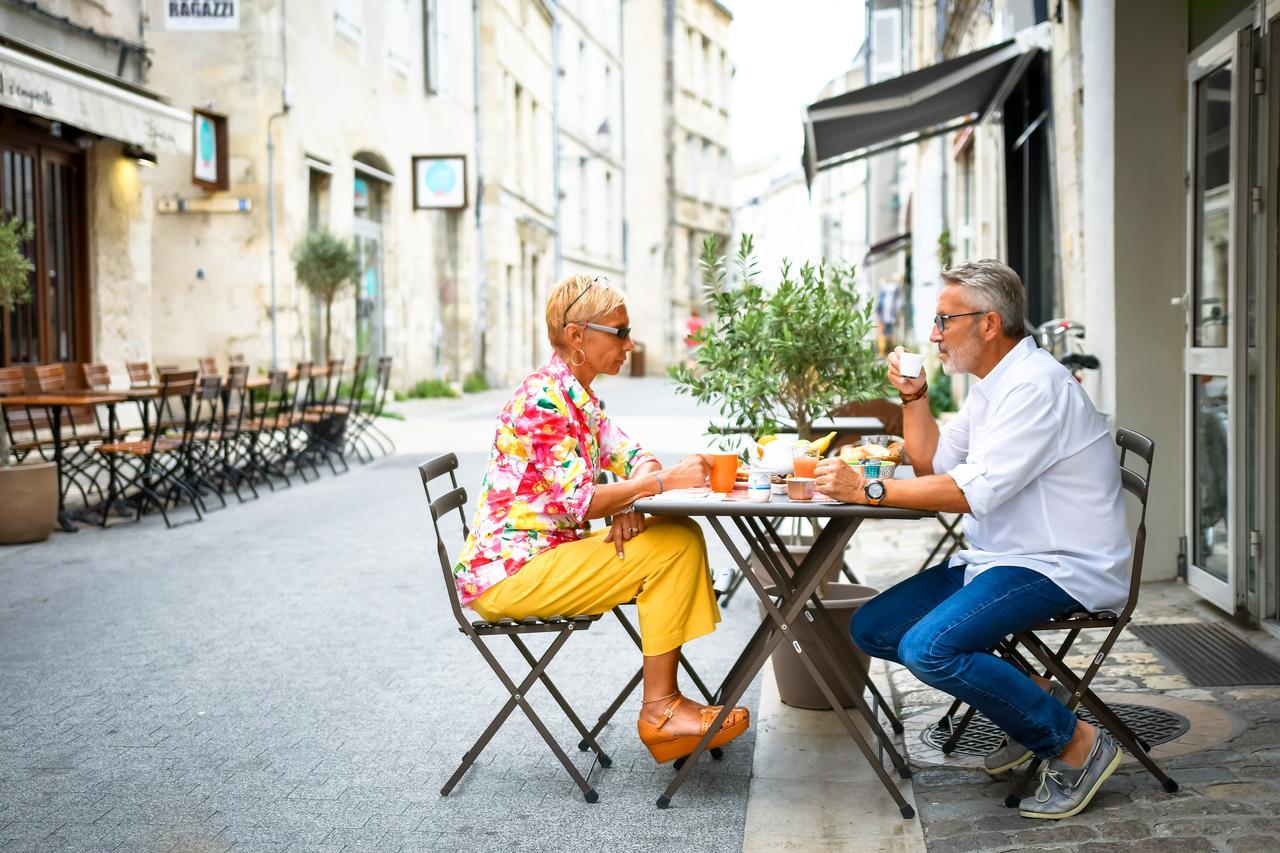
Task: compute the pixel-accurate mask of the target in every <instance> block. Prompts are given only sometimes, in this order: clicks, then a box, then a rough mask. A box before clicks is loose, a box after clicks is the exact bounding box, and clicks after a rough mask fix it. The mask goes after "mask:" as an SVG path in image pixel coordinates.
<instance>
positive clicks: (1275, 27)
mask: <svg viewBox="0 0 1280 853" xmlns="http://www.w3.org/2000/svg"><path fill="white" fill-rule="evenodd" d="M1270 14H1271V17H1270V19H1269V20H1268V22H1267V34H1266V40H1265V48H1264V50H1262V51H1260V64H1261V65H1262V67H1263V69H1264V75H1263V79H1266V80H1269V81H1270V85H1268V86H1266V87H1265V88H1266V90H1267V91H1266V93H1265V95H1264V96H1261V97H1259V98H1258V106H1259V108H1260V109H1259V110H1258V112H1259V114H1260V115H1261V116H1262V117H1263V118H1262V119H1259V120H1258V121H1257V125H1258V136H1257V137H1256V138H1257V139H1258V146H1257V148H1258V158H1257V159H1258V161H1259V162H1258V164H1257V167H1256V168H1257V171H1258V179H1257V184H1258V186H1259V187H1260V188H1261V190H1262V198H1263V200H1264V201H1266V200H1270V203H1267V204H1264V205H1263V207H1264V213H1263V214H1262V215H1255V219H1257V220H1258V223H1257V225H1256V227H1257V228H1258V229H1260V231H1261V233H1260V236H1259V239H1258V264H1257V266H1258V268H1259V271H1260V275H1259V277H1258V280H1257V286H1256V297H1255V298H1253V299H1251V300H1250V305H1251V306H1252V307H1253V308H1254V309H1255V311H1254V317H1253V322H1252V323H1251V326H1252V327H1253V328H1252V329H1251V330H1250V334H1251V343H1250V358H1249V361H1250V363H1251V364H1256V365H1257V367H1256V378H1255V379H1254V380H1253V383H1254V387H1255V388H1256V399H1257V403H1256V406H1255V408H1256V415H1255V417H1254V418H1253V419H1252V420H1251V426H1252V429H1253V435H1252V436H1251V441H1250V450H1249V452H1250V454H1251V457H1252V458H1251V459H1250V465H1249V467H1250V469H1251V470H1252V471H1253V472H1254V477H1255V480H1256V483H1255V486H1254V488H1253V489H1252V490H1251V497H1252V499H1253V506H1252V512H1251V516H1252V518H1251V525H1250V528H1251V531H1252V530H1256V531H1257V533H1256V534H1254V533H1252V532H1251V533H1250V542H1249V559H1250V571H1251V579H1250V593H1249V610H1250V612H1251V613H1252V614H1253V615H1254V617H1255V618H1257V619H1258V620H1259V621H1261V622H1262V623H1263V624H1264V625H1269V626H1270V627H1272V629H1273V630H1275V631H1277V632H1278V633H1280V622H1277V621H1274V620H1277V619H1280V567H1277V562H1280V560H1278V557H1280V548H1278V547H1277V541H1276V539H1277V537H1278V536H1280V423H1278V422H1277V417H1276V406H1277V402H1278V399H1277V398H1280V354H1278V352H1277V349H1278V347H1280V342H1278V341H1277V337H1278V332H1280V323H1278V321H1280V210H1278V208H1277V201H1278V200H1280V85H1277V83H1280V81H1277V79H1276V75H1277V74H1278V73H1280V3H1274V2H1273V3H1271V4H1270Z"/></svg>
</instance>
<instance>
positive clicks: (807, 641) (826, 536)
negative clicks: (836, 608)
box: [635, 490, 933, 818]
mask: <svg viewBox="0 0 1280 853" xmlns="http://www.w3.org/2000/svg"><path fill="white" fill-rule="evenodd" d="M697 492H698V490H679V491H673V492H671V493H668V494H666V495H662V496H658V497H653V498H645V499H643V500H640V501H637V502H636V504H635V506H636V509H638V510H640V511H642V512H646V513H649V514H650V515H672V516H684V517H693V516H705V517H706V519H707V521H708V522H709V523H710V524H711V527H712V528H713V529H714V530H715V532H716V534H717V535H718V536H719V537H720V539H721V540H722V541H723V542H724V544H725V546H726V547H727V548H728V549H729V553H730V554H732V555H733V557H734V559H735V560H736V561H737V562H738V566H739V568H740V569H741V571H742V573H743V575H744V576H745V577H746V579H747V582H748V583H749V584H750V586H751V589H752V590H753V591H754V592H755V594H756V596H757V597H758V598H759V599H760V602H761V604H762V605H763V607H764V609H765V611H766V615H765V618H764V620H763V621H762V622H761V623H760V627H759V628H757V629H756V632H755V634H753V635H752V637H751V639H750V640H748V641H747V644H746V647H745V648H744V649H743V650H742V653H741V654H740V655H739V656H738V659H737V661H735V662H734V664H733V666H732V667H731V668H730V669H729V672H728V674H727V675H726V676H725V678H724V681H723V682H722V683H721V685H720V688H719V690H717V692H716V696H715V702H717V703H719V704H722V705H723V706H724V708H723V709H722V710H721V712H720V715H719V716H718V717H717V718H716V720H715V722H714V723H712V725H711V726H710V728H708V729H707V733H706V734H705V735H703V737H702V740H700V741H699V742H698V745H697V747H696V748H695V749H694V751H693V752H692V753H691V754H690V755H689V756H688V758H687V759H686V760H685V761H684V763H683V765H682V766H681V767H680V768H679V770H678V771H677V773H676V776H675V778H674V779H672V780H671V784H670V785H668V786H667V789H666V791H664V792H663V794H662V795H661V796H660V797H658V808H666V807H667V806H668V805H669V804H670V803H671V798H672V797H673V796H675V793H676V791H678V790H679V789H680V786H681V785H683V784H684V782H685V780H686V779H687V778H688V775H689V773H690V771H691V770H692V768H693V765H694V763H695V762H696V761H697V760H698V758H699V757H700V756H701V755H702V754H703V752H705V751H706V748H707V744H708V743H709V742H710V741H711V738H712V737H713V736H714V735H715V733H716V732H717V731H719V730H720V726H721V725H722V724H723V723H724V720H725V718H726V717H727V716H728V715H729V713H730V711H731V710H732V709H733V707H734V706H735V705H736V704H737V703H738V700H739V699H741V698H742V695H743V694H744V693H745V692H746V690H747V687H748V686H750V684H751V682H752V681H753V680H754V679H755V677H756V675H757V674H758V673H759V672H760V669H761V668H762V667H763V666H764V662H765V661H766V660H767V659H768V658H769V655H770V654H771V653H772V652H773V650H774V648H775V647H776V646H777V645H778V644H779V643H780V642H782V641H783V640H784V639H785V640H786V641H787V642H789V643H791V644H792V646H793V647H794V648H795V651H796V653H797V655H798V657H799V658H800V660H801V661H802V662H803V663H804V666H805V669H807V670H808V672H809V675H810V676H811V677H812V678H813V680H814V682H815V683H816V684H817V686H818V689H819V690H821V691H822V694H823V696H825V697H826V699H827V701H828V702H829V703H830V705H831V708H832V710H833V711H835V714H836V716H837V717H838V718H839V719H840V722H841V723H842V724H843V725H844V727H845V730H846V731H847V732H848V733H849V737H851V738H852V739H853V741H854V743H855V744H856V745H857V746H858V749H859V750H861V752H862V755H863V757H865V758H866V760H867V763H868V764H869V765H870V766H871V768H872V769H873V770H874V771H875V773H876V775H877V776H878V777H879V778H880V781H881V782H882V783H883V784H884V787H885V790H886V791H888V792H889V796H891V797H892V798H893V800H894V802H895V803H897V805H898V808H899V810H900V811H901V813H902V816H903V817H904V818H911V817H914V816H915V810H914V809H912V807H911V806H910V804H908V803H907V801H906V800H905V799H904V798H903V796H902V793H901V792H900V791H899V790H898V787H897V785H896V784H895V783H894V781H893V779H892V777H891V776H890V775H889V773H888V772H887V771H886V770H885V767H884V765H883V763H882V762H881V760H880V757H879V756H878V755H877V754H876V753H875V752H874V751H873V750H872V748H871V746H870V745H869V744H868V742H867V739H866V738H864V737H863V735H862V733H861V732H860V731H859V730H858V728H857V726H856V725H855V724H854V721H853V718H852V717H851V716H850V715H849V713H848V712H847V711H846V710H845V708H844V706H843V702H841V701H840V698H839V697H838V695H837V693H836V691H835V688H833V686H832V685H830V684H828V683H827V681H826V679H825V678H824V676H823V674H822V672H821V671H820V670H819V668H818V667H819V665H820V662H825V663H826V667H827V671H828V672H831V673H834V674H835V676H836V679H837V681H838V682H839V684H838V685H836V687H838V688H839V689H841V690H842V691H843V693H844V694H846V695H847V696H849V697H850V698H851V699H852V700H853V702H854V710H855V711H857V713H858V714H859V716H861V717H862V718H863V720H864V721H865V722H866V723H867V725H868V726H869V728H870V730H871V732H872V734H873V736H874V737H875V738H876V739H877V740H878V741H879V746H880V749H881V750H882V751H883V752H884V753H885V754H887V755H888V756H889V758H890V760H891V761H892V763H893V766H894V767H895V768H896V769H897V770H898V774H899V775H900V776H901V777H902V778H904V779H908V778H910V777H911V769H910V768H909V767H908V766H907V763H906V760H905V759H904V758H903V757H902V755H901V754H900V753H899V752H898V750H897V749H896V748H895V747H894V745H893V743H892V741H890V739H889V737H888V736H887V735H886V734H885V732H884V730H883V729H882V728H881V727H880V724H879V721H878V720H877V719H876V715H875V713H874V712H873V711H872V710H871V709H870V707H868V705H867V703H866V700H865V699H864V698H863V696H862V693H863V688H862V687H861V686H856V687H855V685H854V683H853V681H852V680H851V679H850V677H849V675H848V673H849V672H850V669H849V668H850V667H851V666H859V665H858V664H857V663H856V658H854V656H853V655H852V654H846V655H843V656H840V655H839V654H838V652H837V650H835V649H832V648H831V647H830V645H828V632H827V631H824V630H822V629H820V628H819V627H818V623H817V622H815V619H821V620H829V619H830V615H829V614H828V613H827V612H826V609H825V608H824V607H823V606H822V602H821V600H820V599H818V598H817V596H816V594H815V593H816V592H817V589H818V587H819V585H820V584H821V582H822V579H823V578H824V577H826V576H827V574H828V573H829V572H830V571H831V570H832V569H833V568H834V567H836V566H838V565H839V564H840V562H841V560H842V558H843V555H844V549H845V546H846V545H847V544H848V542H849V540H850V539H851V538H852V537H853V534H854V532H855V531H856V530H857V529H858V526H859V525H861V524H862V522H863V521H864V520H865V519H869V518H870V519H877V518H885V519H888V518H897V519H922V518H932V517H933V513H931V512H921V511H917V510H910V509H899V508H897V507H887V506H862V505H859V504H846V503H840V502H837V501H832V500H830V499H823V498H820V499H818V500H813V501H791V500H789V499H788V498H787V497H786V496H785V495H773V497H772V499H771V500H770V501H768V502H764V501H751V500H747V499H746V495H745V492H743V491H742V490H735V492H732V493H730V494H729V495H725V496H719V495H716V494H715V493H710V494H699V493H697ZM773 518H809V519H821V520H822V527H821V532H820V533H819V534H818V537H817V539H815V540H814V543H813V545H812V547H811V548H810V549H809V553H808V554H807V555H806V556H805V557H804V559H803V560H802V561H801V562H800V564H799V565H798V566H796V565H795V564H794V562H793V560H792V558H791V556H790V555H789V553H788V551H787V549H786V548H785V547H783V543H782V541H781V539H780V537H779V536H778V534H777V532H776V531H775V530H774V528H773V527H772V526H771V525H770V524H769V523H768V520H769V519H773ZM725 519H729V520H731V521H732V523H733V525H734V526H735V527H736V528H737V530H738V532H739V533H741V534H742V535H743V537H745V538H746V541H747V545H748V547H749V548H750V549H751V552H752V553H753V554H755V555H756V557H757V558H758V559H759V560H760V562H761V564H762V565H763V566H764V567H765V569H766V570H767V571H768V573H769V575H770V576H771V577H772V578H773V580H774V584H773V586H772V587H771V588H769V589H766V588H765V585H764V584H763V583H762V582H761V581H760V579H759V578H758V577H757V576H756V574H755V572H753V571H752V570H751V567H750V566H749V565H748V564H747V560H746V558H745V557H744V556H743V555H742V554H740V553H739V551H738V546H737V544H736V543H735V542H734V541H733V540H732V538H730V536H729V532H728V531H727V530H726V529H725V525H724V520H725ZM773 596H777V598H778V601H777V603H776V604H775V603H774V601H773ZM806 605H808V606H806ZM827 624H830V623H827ZM857 675H860V676H861V677H862V678H868V676H867V674H866V672H865V671H861V672H858V673H857ZM896 728H897V726H895V729H896Z"/></svg>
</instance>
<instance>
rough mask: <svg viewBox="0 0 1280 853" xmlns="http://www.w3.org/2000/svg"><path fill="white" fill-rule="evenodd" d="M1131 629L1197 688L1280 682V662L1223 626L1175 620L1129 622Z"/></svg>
mask: <svg viewBox="0 0 1280 853" xmlns="http://www.w3.org/2000/svg"><path fill="white" fill-rule="evenodd" d="M1129 630H1130V631H1132V632H1133V633H1135V634H1137V635H1138V636H1139V637H1140V638H1142V640H1143V642H1145V643H1148V644H1150V645H1152V646H1155V648H1156V651H1158V652H1160V654H1161V655H1163V656H1164V657H1166V658H1168V659H1169V660H1170V661H1172V662H1173V665H1174V666H1176V667H1177V668H1178V669H1179V670H1181V671H1182V674H1183V675H1185V676H1186V677H1187V680H1188V681H1190V682H1191V683H1192V684H1194V685H1195V686H1196V687H1226V686H1230V685H1235V684H1280V661H1278V660H1276V659H1275V658H1273V657H1271V656H1270V655H1266V654H1263V653H1262V652H1261V651H1259V650H1258V649H1255V648H1254V647H1253V646H1251V645H1249V644H1248V643H1246V642H1245V641H1244V640H1241V639H1240V638H1239V637H1237V636H1236V635H1235V634H1232V633H1231V632H1230V631H1228V630H1227V629H1225V628H1223V627H1222V626H1221V625H1209V624H1206V623H1204V622H1173V623H1169V624H1164V625H1130V626H1129Z"/></svg>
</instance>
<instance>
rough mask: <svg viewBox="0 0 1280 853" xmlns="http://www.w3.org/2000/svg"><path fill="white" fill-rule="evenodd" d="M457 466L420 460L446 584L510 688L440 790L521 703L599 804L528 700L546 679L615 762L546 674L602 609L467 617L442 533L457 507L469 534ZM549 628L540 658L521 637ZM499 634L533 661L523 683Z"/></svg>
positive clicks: (448, 459)
mask: <svg viewBox="0 0 1280 853" xmlns="http://www.w3.org/2000/svg"><path fill="white" fill-rule="evenodd" d="M457 468H458V456H457V454H455V453H445V454H443V455H440V456H436V457H435V458H433V459H429V460H427V461H426V462H424V463H422V464H421V465H419V466H418V473H419V475H420V476H421V477H422V488H423V490H424V491H425V492H426V495H427V502H428V503H429V504H430V506H431V527H432V529H433V530H434V531H435V534H436V552H437V554H438V555H439V557H440V569H441V571H442V572H443V574H444V585H445V589H446V590H448V593H449V606H450V608H451V609H452V611H453V616H454V619H456V620H457V622H458V630H459V631H461V632H462V633H463V634H465V635H466V636H467V638H468V639H469V640H471V642H472V644H473V645H474V646H475V647H476V650H477V651H478V652H480V656H481V657H482V658H484V660H485V663H487V664H489V668H490V669H492V670H493V673H494V675H496V676H497V677H498V680H499V681H501V682H502V686H503V687H505V688H506V690H507V693H508V699H507V701H506V702H505V703H503V705H502V708H501V709H500V710H499V711H498V714H497V716H495V717H494V718H493V721H492V722H490V723H489V725H488V727H487V728H485V730H484V732H483V733H482V734H481V735H480V737H479V739H477V740H476V742H475V744H474V745H473V746H472V747H471V749H469V750H468V751H467V753H466V754H465V755H464V756H463V758H462V763H461V764H459V765H458V769H457V770H455V771H454V772H453V775H452V776H450V777H449V781H447V782H445V784H444V787H443V788H441V789H440V794H441V795H442V796H446V797H447V796H448V795H449V792H450V791H452V790H453V787H454V786H455V785H456V784H458V780H460V779H461V778H462V776H463V774H465V773H466V772H467V770H468V769H469V768H470V767H471V765H472V764H473V763H475V760H476V759H477V758H479V757H480V753H481V752H483V751H484V748H485V747H486V746H488V744H489V741H490V740H492V739H493V736H494V735H495V734H497V733H498V729H500V728H502V725H503V723H505V722H506V721H507V718H508V717H510V716H511V712H512V711H514V710H515V709H516V707H517V706H518V707H519V708H520V710H521V711H523V712H524V714H525V716H526V717H528V718H529V722H530V723H532V724H533V727H534V728H535V729H536V730H537V732H538V734H540V735H541V736H542V739H543V740H545V741H546V742H547V746H548V747H549V748H550V749H551V752H552V753H554V754H555V757H556V758H557V759H558V760H559V761H560V764H561V765H563V766H564V769H565V771H566V772H567V773H568V774H569V776H570V777H571V778H572V779H573V781H574V782H575V783H576V784H577V786H578V788H579V790H581V791H582V796H583V798H584V799H585V800H586V801H587V802H588V803H594V802H595V801H596V800H597V799H599V795H598V794H597V793H596V790H595V788H593V787H591V784H590V783H589V782H588V781H587V779H586V778H585V777H584V776H583V775H582V774H581V773H580V772H579V771H578V768H577V767H575V766H574V764H573V762H572V761H570V760H569V756H568V755H567V754H566V753H565V751H564V749H563V748H561V746H560V744H559V743H557V742H556V739H555V738H554V737H553V736H552V734H551V732H550V730H548V729H547V727H546V724H545V723H543V722H542V718H541V717H539V716H538V714H537V712H535V711H534V710H533V706H531V705H530V704H529V700H528V694H529V690H530V688H532V687H533V686H534V684H536V683H538V682H541V683H542V685H543V686H544V687H545V688H546V689H547V692H548V693H549V694H551V698H552V699H554V700H555V701H556V704H557V705H559V706H560V710H562V711H564V714H565V716H566V717H568V718H569V722H571V723H573V726H574V728H576V729H577V730H578V733H579V734H580V735H581V736H582V738H583V741H584V742H586V744H587V746H588V747H589V748H590V749H591V750H592V751H593V752H595V754H596V755H597V756H598V758H599V761H600V765H601V766H602V767H608V766H609V765H610V764H612V763H613V762H612V760H611V759H610V758H609V756H608V755H607V754H606V753H605V751H604V750H603V749H601V748H600V744H599V743H597V742H596V739H595V735H594V734H592V733H591V732H589V731H587V727H586V726H584V725H583V724H582V720H580V719H578V715H577V714H575V713H574V711H573V708H572V707H570V705H569V703H568V702H567V701H566V700H565V698H564V696H563V695H562V694H561V693H560V691H559V689H557V688H556V686H555V684H554V683H553V682H552V681H551V677H550V676H549V675H547V666H548V664H550V663H551V660H552V658H554V657H555V656H556V654H557V653H559V651H560V649H561V648H563V647H564V644H565V643H566V642H567V641H568V639H569V637H570V636H572V635H573V634H574V632H576V631H585V630H587V629H588V628H590V627H591V625H592V624H593V623H594V622H596V621H597V620H598V619H599V618H600V614H595V615H569V616H550V617H547V618H546V619H534V618H530V619H521V620H520V621H518V622H517V621H515V620H513V619H499V620H498V621H496V622H486V621H484V620H476V621H472V620H469V619H467V616H466V614H465V613H464V612H463V610H462V602H461V599H460V598H459V597H458V590H457V587H456V586H455V585H454V579H453V568H452V565H451V562H450V560H449V554H448V552H447V551H446V549H445V546H444V539H443V537H441V535H440V519H441V518H443V517H445V516H446V515H448V514H449V513H451V512H454V511H455V510H456V511H457V513H458V519H459V521H460V522H461V524H462V535H463V536H464V537H465V536H467V535H468V534H469V531H468V528H467V519H466V514H465V507H466V504H467V492H466V490H465V489H463V488H460V487H459V486H458V478H457V475H456V471H457ZM446 474H447V475H448V477H449V483H448V487H447V489H446V490H445V492H444V494H442V495H441V496H440V497H438V498H435V499H434V500H433V499H432V497H431V482H432V481H433V480H438V479H440V478H442V477H444V476H445V475H446ZM547 633H550V634H553V635H554V638H553V639H552V641H551V644H550V645H549V646H548V647H547V649H546V651H544V652H543V653H542V655H541V656H538V657H535V656H534V654H533V653H532V652H531V651H530V650H529V647H528V646H526V645H525V643H524V641H523V640H521V639H520V637H521V635H523V634H547ZM498 636H505V637H508V638H509V639H510V640H511V642H512V644H514V645H515V647H516V649H517V651H519V652H520V656H521V657H522V658H524V660H525V662H526V663H527V664H528V665H529V673H528V674H527V675H526V676H525V677H524V678H523V679H522V680H521V681H520V682H519V683H517V682H516V681H515V679H513V678H512V677H511V676H510V675H509V674H508V673H507V671H506V670H505V669H504V668H503V666H502V663H501V662H500V661H499V660H498V658H497V657H496V656H495V655H494V653H493V652H492V651H491V650H490V649H489V647H488V646H487V645H486V644H485V642H484V638H486V637H498Z"/></svg>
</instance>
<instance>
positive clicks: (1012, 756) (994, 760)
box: [982, 681, 1071, 776]
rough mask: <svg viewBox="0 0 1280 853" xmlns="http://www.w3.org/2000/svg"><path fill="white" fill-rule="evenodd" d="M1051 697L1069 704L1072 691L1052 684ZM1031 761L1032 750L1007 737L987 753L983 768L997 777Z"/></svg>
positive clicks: (1056, 683) (1055, 683)
mask: <svg viewBox="0 0 1280 853" xmlns="http://www.w3.org/2000/svg"><path fill="white" fill-rule="evenodd" d="M1049 695H1050V696H1052V697H1053V698H1054V699H1057V700H1058V701H1059V702H1061V703H1062V704H1063V705H1065V704H1067V702H1068V701H1070V699H1071V691H1070V690H1068V689H1067V688H1066V687H1064V686H1063V685H1061V684H1059V683H1058V682H1056V681H1054V682H1050V686H1049ZM1030 760H1031V750H1029V749H1027V748H1026V747H1025V746H1023V745H1022V744H1020V743H1018V742H1017V741H1016V740H1013V739H1011V738H1010V737H1009V736H1008V735H1005V736H1004V738H1003V739H1002V740H1001V741H1000V745H999V746H997V747H996V748H995V749H993V750H991V752H989V753H987V757H986V758H984V759H982V766H983V767H985V768H986V771H987V772H988V773H990V774H991V775H992V776H995V775H998V774H1000V773H1004V772H1005V771H1007V770H1012V769H1014V768H1015V767H1021V766H1022V765H1023V764H1026V763H1027V762H1028V761H1030Z"/></svg>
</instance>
